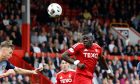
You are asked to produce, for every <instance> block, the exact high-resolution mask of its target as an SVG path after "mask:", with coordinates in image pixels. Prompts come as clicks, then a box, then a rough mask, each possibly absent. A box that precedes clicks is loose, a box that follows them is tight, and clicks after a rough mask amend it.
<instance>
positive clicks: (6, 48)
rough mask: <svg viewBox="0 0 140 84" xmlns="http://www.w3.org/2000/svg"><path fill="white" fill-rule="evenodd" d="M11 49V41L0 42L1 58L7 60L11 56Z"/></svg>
mask: <svg viewBox="0 0 140 84" xmlns="http://www.w3.org/2000/svg"><path fill="white" fill-rule="evenodd" d="M13 49H14V46H13V44H12V41H3V42H1V45H0V51H1V55H2V58H3V59H4V60H6V59H9V58H10V57H11V56H12V53H13Z"/></svg>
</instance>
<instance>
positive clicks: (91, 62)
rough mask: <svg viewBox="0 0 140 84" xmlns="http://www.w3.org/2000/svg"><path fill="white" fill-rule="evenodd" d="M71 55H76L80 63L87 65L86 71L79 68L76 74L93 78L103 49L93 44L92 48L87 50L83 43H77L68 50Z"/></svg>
mask: <svg viewBox="0 0 140 84" xmlns="http://www.w3.org/2000/svg"><path fill="white" fill-rule="evenodd" d="M67 52H68V53H69V54H70V55H74V56H75V57H76V59H77V60H80V63H84V64H85V66H86V67H85V68H84V69H82V70H81V69H80V68H77V70H76V73H77V74H82V75H85V76H88V77H91V78H92V77H93V72H94V69H95V67H96V63H97V60H98V56H99V55H101V52H102V49H101V47H100V46H99V45H98V44H96V43H93V44H92V46H91V47H89V48H86V47H85V46H84V44H83V43H76V44H75V45H73V46H72V47H71V48H69V49H68V50H67Z"/></svg>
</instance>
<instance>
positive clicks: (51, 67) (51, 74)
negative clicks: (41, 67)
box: [48, 61, 56, 83]
mask: <svg viewBox="0 0 140 84" xmlns="http://www.w3.org/2000/svg"><path fill="white" fill-rule="evenodd" d="M48 77H49V78H50V80H51V81H52V82H53V83H56V68H55V66H54V64H53V62H52V61H49V70H48Z"/></svg>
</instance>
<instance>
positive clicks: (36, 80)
mask: <svg viewBox="0 0 140 84" xmlns="http://www.w3.org/2000/svg"><path fill="white" fill-rule="evenodd" d="M13 55H14V56H12V58H10V60H9V61H10V62H11V63H12V64H13V65H15V66H17V67H20V68H24V69H29V70H33V69H34V68H33V67H32V66H31V65H29V64H28V63H26V62H25V61H24V60H23V59H21V58H20V57H19V56H17V55H16V54H13ZM29 77H30V80H31V84H52V83H51V81H50V80H49V79H48V78H47V77H45V76H44V75H42V74H41V73H39V74H37V75H32V74H31V75H29Z"/></svg>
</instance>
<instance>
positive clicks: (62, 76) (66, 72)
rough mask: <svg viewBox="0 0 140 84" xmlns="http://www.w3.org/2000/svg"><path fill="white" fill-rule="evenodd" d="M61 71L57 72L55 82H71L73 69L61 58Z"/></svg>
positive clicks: (63, 83)
mask: <svg viewBox="0 0 140 84" xmlns="http://www.w3.org/2000/svg"><path fill="white" fill-rule="evenodd" d="M60 66H61V71H60V72H59V73H57V76H56V80H57V83H56V84H73V80H74V76H75V70H72V69H70V68H69V63H68V62H66V61H64V60H62V62H61V65H60Z"/></svg>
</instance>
